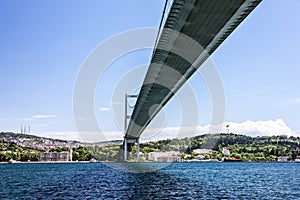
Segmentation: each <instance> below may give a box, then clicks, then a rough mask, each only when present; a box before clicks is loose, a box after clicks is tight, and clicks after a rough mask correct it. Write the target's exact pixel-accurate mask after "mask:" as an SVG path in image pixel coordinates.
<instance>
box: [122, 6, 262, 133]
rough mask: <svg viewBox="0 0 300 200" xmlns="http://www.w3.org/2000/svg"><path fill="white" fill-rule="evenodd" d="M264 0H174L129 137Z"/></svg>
mask: <svg viewBox="0 0 300 200" xmlns="http://www.w3.org/2000/svg"><path fill="white" fill-rule="evenodd" d="M260 2H261V0H226V1H221V0H174V2H173V5H172V7H171V9H170V12H169V15H168V17H167V20H166V22H165V26H164V28H163V30H162V32H161V34H160V37H159V41H158V44H157V47H156V48H155V51H154V53H153V57H152V59H151V63H150V66H149V68H148V71H147V74H146V77H145V80H144V83H143V85H142V88H141V91H140V93H139V96H138V99H137V102H136V106H135V109H134V111H133V114H132V117H131V120H130V122H129V126H128V129H127V132H126V135H125V138H139V137H140V135H141V134H142V132H143V131H144V129H145V128H146V127H147V126H148V125H149V123H150V122H151V120H152V119H153V118H154V117H155V116H156V114H157V113H158V112H159V111H160V110H161V109H162V107H163V106H164V105H165V104H166V103H167V102H168V101H169V100H170V99H171V98H172V97H173V95H174V94H175V93H176V92H177V91H178V89H179V88H180V87H181V86H182V85H183V84H184V83H185V82H186V81H187V80H188V79H189V78H190V77H191V76H192V74H193V73H194V72H195V71H196V70H197V69H198V68H199V67H200V66H201V65H202V64H203V63H204V61H205V60H206V59H207V58H208V57H209V55H211V54H212V53H213V52H214V51H215V49H216V48H217V47H218V46H219V45H220V44H221V43H222V42H223V41H224V40H225V39H226V38H227V37H228V36H229V35H230V34H231V33H232V32H233V31H234V29H235V28H236V27H237V26H238V25H239V24H240V23H241V22H242V21H243V20H244V19H245V18H246V17H247V16H248V15H249V13H250V12H251V11H252V10H253V9H254V8H255V7H256V6H257V5H258V4H259V3H260ZM178 33H180V34H178Z"/></svg>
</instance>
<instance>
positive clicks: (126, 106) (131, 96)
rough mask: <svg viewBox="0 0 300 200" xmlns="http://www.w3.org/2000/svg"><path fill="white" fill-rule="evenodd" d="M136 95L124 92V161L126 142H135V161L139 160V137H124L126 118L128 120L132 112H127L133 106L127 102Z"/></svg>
mask: <svg viewBox="0 0 300 200" xmlns="http://www.w3.org/2000/svg"><path fill="white" fill-rule="evenodd" d="M137 97H138V95H135V94H125V116H124V161H127V155H128V144H135V143H136V144H137V151H136V153H137V161H139V160H140V142H139V138H127V137H126V131H127V128H128V120H130V118H131V115H132V112H129V110H128V107H129V109H132V108H134V106H130V105H129V103H128V99H129V98H135V99H137Z"/></svg>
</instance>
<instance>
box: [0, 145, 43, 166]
mask: <svg viewBox="0 0 300 200" xmlns="http://www.w3.org/2000/svg"><path fill="white" fill-rule="evenodd" d="M10 159H13V160H18V161H28V160H30V161H38V150H36V149H34V148H31V147H22V146H20V145H17V144H14V143H10V142H9V143H7V142H3V141H2V142H1V145H0V162H7V161H9V160H10Z"/></svg>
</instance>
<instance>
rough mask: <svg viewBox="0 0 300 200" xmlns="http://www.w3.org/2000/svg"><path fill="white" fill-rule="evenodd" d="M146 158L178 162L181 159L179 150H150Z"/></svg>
mask: <svg viewBox="0 0 300 200" xmlns="http://www.w3.org/2000/svg"><path fill="white" fill-rule="evenodd" d="M147 160H152V161H154V162H179V161H181V158H180V152H179V151H167V152H150V153H148V155H147Z"/></svg>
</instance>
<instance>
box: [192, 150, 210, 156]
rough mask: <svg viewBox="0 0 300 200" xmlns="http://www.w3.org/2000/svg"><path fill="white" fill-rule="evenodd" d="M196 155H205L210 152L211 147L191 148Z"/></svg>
mask: <svg viewBox="0 0 300 200" xmlns="http://www.w3.org/2000/svg"><path fill="white" fill-rule="evenodd" d="M193 151H194V152H195V153H196V154H197V155H205V154H211V152H212V150H211V149H194V150H193Z"/></svg>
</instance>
